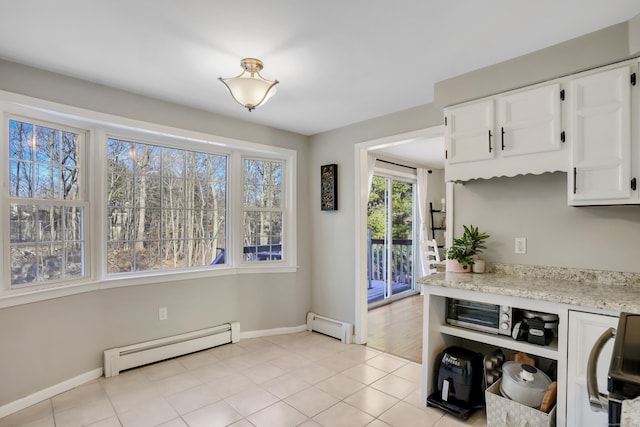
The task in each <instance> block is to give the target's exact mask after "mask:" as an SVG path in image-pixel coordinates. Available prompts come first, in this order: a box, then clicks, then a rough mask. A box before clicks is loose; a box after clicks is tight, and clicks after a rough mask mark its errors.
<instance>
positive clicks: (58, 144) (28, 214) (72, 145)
mask: <svg viewBox="0 0 640 427" xmlns="http://www.w3.org/2000/svg"><path fill="white" fill-rule="evenodd" d="M84 139H85V137H84V134H83V133H81V132H78V131H75V130H70V129H62V128H61V127H51V126H49V125H42V124H39V123H30V122H26V121H20V120H9V201H10V203H9V207H8V208H9V222H10V244H9V246H10V260H11V285H12V286H25V285H32V284H43V283H49V282H54V281H60V280H68V279H73V278H79V277H83V276H84V275H85V240H84V234H85V233H84V228H83V227H84V215H85V212H86V208H87V201H86V200H84V197H83V193H82V191H81V182H80V178H79V177H80V171H81V163H82V162H81V160H80V154H81V150H82V145H83V144H84Z"/></svg>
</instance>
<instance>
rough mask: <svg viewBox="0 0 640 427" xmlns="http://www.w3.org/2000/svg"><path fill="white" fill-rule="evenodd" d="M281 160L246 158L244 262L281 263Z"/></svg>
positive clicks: (244, 178) (244, 181)
mask: <svg viewBox="0 0 640 427" xmlns="http://www.w3.org/2000/svg"><path fill="white" fill-rule="evenodd" d="M282 169H283V162H282V161H273V160H262V159H245V160H244V176H243V195H244V228H243V242H244V251H243V252H244V260H245V261H249V262H254V261H274V260H281V259H282V257H283V254H282V240H283V224H282V221H283V216H284V215H283V205H282Z"/></svg>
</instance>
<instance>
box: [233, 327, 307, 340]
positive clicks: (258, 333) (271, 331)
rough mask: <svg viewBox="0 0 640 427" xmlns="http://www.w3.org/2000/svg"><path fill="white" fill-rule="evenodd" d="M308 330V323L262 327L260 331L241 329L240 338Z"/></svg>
mask: <svg viewBox="0 0 640 427" xmlns="http://www.w3.org/2000/svg"><path fill="white" fill-rule="evenodd" d="M306 330H307V325H300V326H292V327H288V328H275V329H262V330H259V331H247V332H242V331H240V340H243V339H245V340H246V339H249V338H261V337H270V336H273V335H284V334H295V333H298V332H304V331H306Z"/></svg>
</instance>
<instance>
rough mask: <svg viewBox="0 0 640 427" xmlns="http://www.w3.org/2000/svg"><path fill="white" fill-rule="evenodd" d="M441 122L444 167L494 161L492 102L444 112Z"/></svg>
mask: <svg viewBox="0 0 640 427" xmlns="http://www.w3.org/2000/svg"><path fill="white" fill-rule="evenodd" d="M445 120H446V129H445V140H446V144H447V162H448V163H450V164H455V163H464V162H474V161H478V160H488V159H493V158H494V157H495V148H496V147H495V135H494V129H493V123H494V104H493V100H487V101H482V102H476V103H473V104H467V105H462V106H459V107H454V108H450V109H448V110H446V111H445Z"/></svg>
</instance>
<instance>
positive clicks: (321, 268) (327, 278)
mask: <svg viewBox="0 0 640 427" xmlns="http://www.w3.org/2000/svg"><path fill="white" fill-rule="evenodd" d="M440 124H442V112H441V111H440V109H438V108H435V107H434V106H433V105H424V106H421V107H417V108H413V109H411V110H407V111H403V112H400V113H397V114H391V115H389V116H385V117H381V118H378V119H374V120H370V121H367V122H363V123H358V124H355V125H352V126H348V127H345V128H342V129H338V130H335V131H331V132H326V133H323V134H318V135H314V136H312V137H311V142H312V146H311V160H310V162H309V163H310V166H311V167H310V173H311V177H310V182H311V191H310V196H311V222H312V224H313V234H312V245H313V246H312V253H313V257H314V262H313V270H312V286H311V289H312V310H313V311H314V312H316V313H319V314H322V315H325V316H329V317H332V318H335V319H339V320H342V321H345V322H352V323H353V322H355V286H356V284H355V270H356V265H355V256H356V248H355V229H354V221H355V215H356V212H355V209H356V206H357V196H356V189H355V187H354V186H355V175H354V173H355V171H354V170H353V168H354V162H355V159H354V153H355V149H354V145H355V144H356V143H359V142H365V141H369V140H373V139H378V138H383V137H386V136H392V135H397V134H401V133H406V132H411V131H415V130H419V129H424V128H428V127H432V126H438V125H440ZM327 163H337V164H338V180H339V210H338V211H336V212H322V211H320V202H319V200H320V166H321V165H323V164H327Z"/></svg>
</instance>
